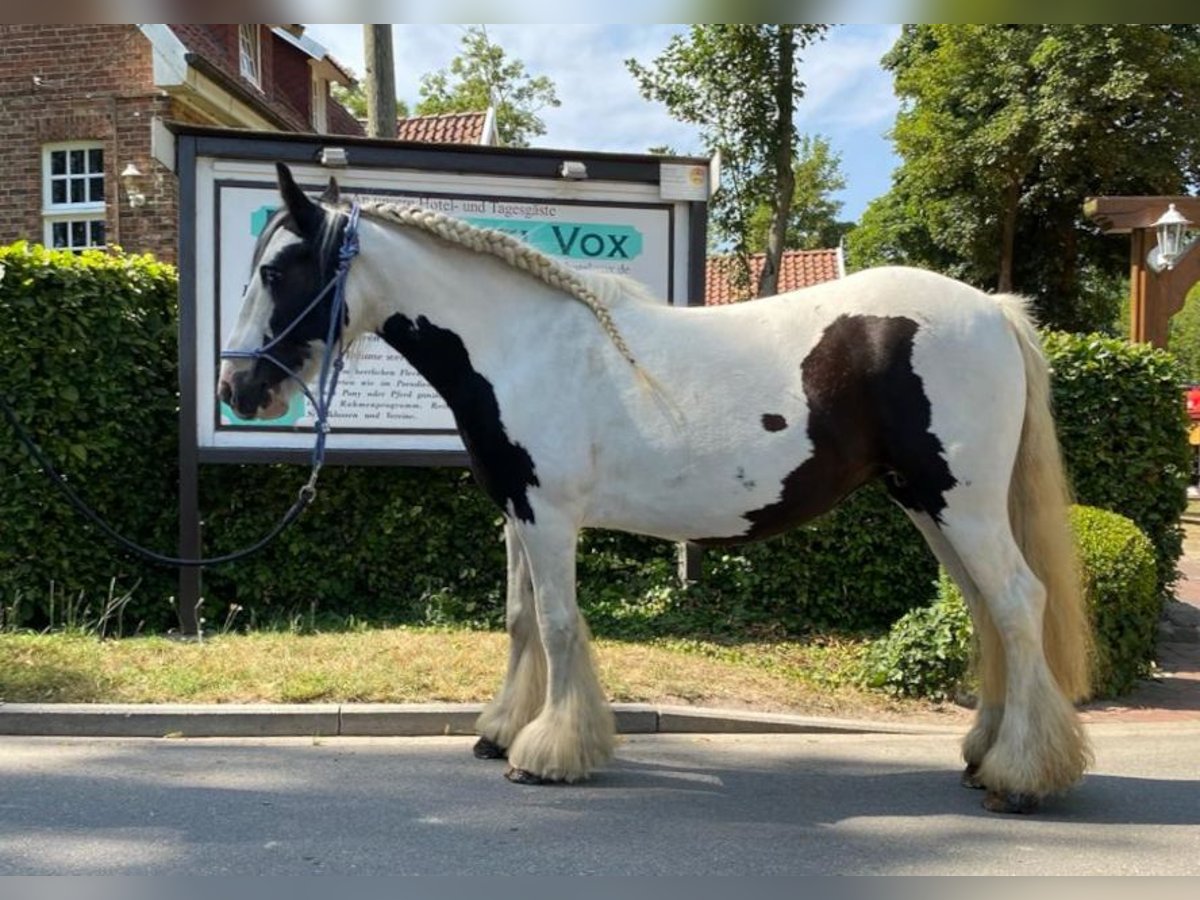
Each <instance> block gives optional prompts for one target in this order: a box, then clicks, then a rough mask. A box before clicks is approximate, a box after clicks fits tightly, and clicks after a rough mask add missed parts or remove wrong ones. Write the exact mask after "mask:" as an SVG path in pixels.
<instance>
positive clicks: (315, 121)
mask: <svg viewBox="0 0 1200 900" xmlns="http://www.w3.org/2000/svg"><path fill="white" fill-rule="evenodd" d="M328 95H329V82H328V81H326V80H325V79H324V78H322V77H321V76H320V75H318V74H317V73H316V72H315V71H314V72H313V74H312V102H311V104H310V106H309V109H311V110H312V129H313V131H315V132H316V133H317V134H328V133H329V106H328V105H327V103H326V97H328Z"/></svg>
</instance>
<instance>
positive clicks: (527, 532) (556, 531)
mask: <svg viewBox="0 0 1200 900" xmlns="http://www.w3.org/2000/svg"><path fill="white" fill-rule="evenodd" d="M278 175H279V187H280V193H281V195H282V199H283V205H282V207H281V208H280V209H279V210H278V211H277V212H276V213H275V215H274V216H273V218H272V219H271V220H270V222H269V223H268V225H267V227H266V229H265V230H264V231H263V233H262V234H261V236H260V239H259V242H258V246H257V248H256V250H255V253H254V268H253V271H252V275H251V279H250V282H249V285H248V287H247V290H246V295H245V300H244V305H243V308H242V311H241V314H240V317H239V319H238V321H237V323H236V326H235V330H234V332H233V334H232V336H231V338H230V339H229V341H228V343H227V347H228V348H230V349H233V350H240V351H247V350H253V349H254V348H255V347H261V346H262V345H263V344H264V343H265V342H268V341H271V340H273V339H277V340H275V343H274V346H273V354H274V356H275V357H276V359H278V360H279V361H280V362H281V363H282V364H283V365H286V366H288V367H290V368H291V369H293V370H294V371H295V373H296V374H298V375H299V377H300V378H303V379H311V378H312V377H313V376H314V375H315V373H316V370H317V368H318V367H319V363H320V359H321V357H322V354H323V352H324V350H325V343H326V336H327V333H334V334H336V338H335V340H336V341H337V342H339V343H340V344H341V345H343V346H348V345H350V344H351V343H352V342H353V341H354V340H355V338H356V337H358V336H359V335H362V334H366V333H375V334H378V335H380V336H381V337H382V338H383V340H384V341H386V342H387V343H388V344H389V345H391V347H393V348H394V349H395V350H396V352H397V353H400V354H402V355H403V356H404V357H405V358H406V359H407V360H408V361H409V363H411V364H412V366H413V367H414V368H416V369H417V371H419V372H420V373H421V375H422V376H424V378H425V379H426V380H428V382H429V383H430V384H431V385H432V386H433V387H434V388H435V389H436V390H437V391H438V393H439V394H440V395H441V396H442V398H443V399H444V400H445V402H446V404H447V405H448V406H449V408H450V409H451V410H452V411H453V414H454V417H455V421H456V423H457V426H458V429H459V432H460V434H461V436H462V440H463V443H464V444H465V445H466V448H467V451H468V452H469V455H470V458H471V463H472V466H473V470H474V473H475V475H476V477H477V480H478V482H479V484H480V485H482V487H483V489H484V490H485V491H486V492H487V493H488V495H489V496H490V497H491V498H492V500H494V501H495V503H496V504H497V505H498V506H499V507H500V509H501V510H503V513H504V518H505V536H506V539H507V543H508V593H507V616H506V620H507V629H508V634H509V636H510V639H511V641H510V651H509V658H508V669H507V675H506V679H505V682H504V685H503V688H502V689H501V691H500V693H499V694H498V695H497V696H496V697H495V698H494V699H493V700H492V701H491V703H490V704H489V705H488V706H487V707H486V708H485V710H484V711H483V713H482V714H481V715H480V717H479V720H478V723H477V730H478V732H479V734H480V735H481V737H480V739H479V742H478V743H477V745H476V748H475V752H476V755H478V756H482V757H506V758H507V759H508V763H509V768H508V771H507V775H508V777H509V778H510V779H511V780H513V781H517V782H523V783H540V782H558V781H566V782H573V781H577V780H579V779H582V778H586V777H587V776H588V775H589V773H591V772H593V771H594V770H596V769H597V768H598V767H600V766H603V765H604V764H605V763H606V762H607V761H608V760H609V759H610V757H611V756H612V753H613V745H614V724H613V717H612V713H611V711H610V710H609V708H608V706H607V704H606V701H605V697H604V693H603V691H602V689H601V686H600V683H599V681H598V679H597V676H596V672H595V667H594V664H593V661H592V657H591V650H590V647H589V638H588V632H587V628H586V625H585V624H584V622H583V621H582V619H581V616H580V613H579V609H578V607H577V605H576V599H575V555H576V543H577V540H578V536H579V532H580V529H582V528H585V527H601V528H612V529H621V530H625V531H630V532H636V533H639V534H646V535H653V536H656V537H660V538H666V539H669V540H672V541H695V542H697V543H700V544H732V543H738V542H742V541H752V540H756V539H759V538H764V537H768V536H770V535H773V534H777V533H779V532H781V531H783V530H785V529H788V528H791V527H793V526H795V525H797V524H799V523H801V522H804V521H807V520H809V519H811V518H812V517H814V516H817V515H820V514H821V513H823V512H825V511H827V510H829V509H830V508H832V507H833V506H834V505H835V504H836V503H838V502H839V500H841V499H842V498H843V497H845V496H847V495H848V494H850V493H851V492H852V491H854V490H855V489H856V488H858V487H860V486H861V485H863V484H864V483H866V482H867V481H869V480H871V479H874V478H882V479H883V480H884V482H885V484H886V486H887V489H888V491H889V492H890V494H891V497H892V498H893V499H894V500H895V502H896V503H898V504H899V505H900V506H901V507H902V508H903V509H904V510H905V512H906V513H907V514H908V516H909V517H910V518H911V519H912V522H913V524H914V525H915V526H916V527H917V529H918V530H919V531H920V532H921V534H922V535H923V536H924V538H925V540H926V541H927V542H928V544H929V546H930V548H931V549H932V551H933V553H934V554H935V555H936V557H937V558H938V560H939V561H940V562H941V563H942V565H944V566H945V568H946V569H947V570H948V571H949V573H950V575H951V576H952V577H953V578H954V580H955V581H956V582H957V584H958V585H959V586H960V587H961V589H962V592H963V595H964V596H965V597H966V598H967V601H968V604H969V606H970V611H971V615H972V617H973V621H974V624H975V631H976V634H977V635H978V638H979V654H978V655H979V661H978V665H979V672H980V695H979V705H978V710H977V715H976V719H975V722H974V724H973V727H972V728H971V729H970V731H969V733H968V734H967V736H966V738H965V739H964V742H963V755H964V757H965V760H966V771H965V774H964V776H963V781H964V783H965V784H968V785H969V786H972V787H983V788H986V790H987V793H986V795H985V801H984V804H985V806H987V807H988V808H989V809H993V810H997V811H1008V812H1028V811H1030V810H1032V809H1034V808H1035V807H1036V806H1037V804H1038V802H1039V800H1040V798H1042V797H1044V796H1046V795H1048V794H1052V793H1056V792H1060V791H1062V790H1064V789H1066V788H1067V787H1069V786H1070V785H1071V784H1073V783H1074V782H1075V781H1076V780H1077V779H1078V778H1079V777H1080V776H1081V775H1082V773H1083V771H1084V769H1085V767H1086V765H1087V764H1088V761H1089V751H1088V748H1087V743H1086V740H1085V737H1084V734H1083V731H1082V728H1081V726H1080V724H1079V720H1078V717H1077V715H1076V712H1075V709H1074V706H1073V703H1072V701H1073V700H1077V699H1080V698H1082V697H1084V696H1086V694H1087V693H1088V671H1089V665H1088V646H1089V641H1088V626H1087V621H1086V614H1085V612H1084V607H1083V604H1082V601H1081V599H1080V589H1079V585H1078V584H1077V575H1076V570H1075V565H1074V557H1073V549H1072V542H1071V538H1070V535H1069V533H1068V531H1067V527H1066V518H1065V511H1066V504H1067V488H1066V484H1065V478H1064V475H1063V469H1062V464H1061V460H1060V454H1059V448H1058V443H1057V439H1056V436H1055V431H1054V422H1053V419H1052V416H1051V412H1050V407H1049V399H1048V396H1049V391H1048V376H1047V366H1046V363H1045V361H1044V358H1043V356H1042V353H1041V350H1040V345H1039V341H1038V337H1037V334H1036V332H1035V330H1034V327H1033V325H1032V324H1031V322H1030V319H1029V318H1028V317H1027V315H1026V313H1025V311H1024V309H1023V305H1022V302H1021V301H1020V300H1019V299H1017V298H1014V297H1010V296H991V295H987V294H984V293H981V292H980V291H978V290H976V289H974V288H972V287H969V286H967V285H965V284H962V283H960V282H957V281H953V280H951V279H949V278H945V277H942V276H939V275H936V274H932V273H930V272H926V271H921V270H917V269H909V268H880V269H874V270H869V271H864V272H860V273H858V274H855V275H851V276H849V277H847V278H844V279H841V280H838V281H835V282H830V283H826V284H822V285H818V286H816V287H812V288H808V289H805V290H803V291H798V292H795V293H792V294H786V295H781V296H777V297H765V298H761V299H757V300H754V301H753V302H748V303H741V304H736V305H732V306H727V307H720V308H707V309H706V308H677V307H671V306H668V305H665V304H663V303H660V302H655V301H654V300H653V299H652V298H651V297H649V296H648V295H647V293H646V291H645V290H644V289H643V288H642V287H641V286H639V285H638V284H636V283H635V282H632V281H630V280H628V279H623V278H618V277H615V276H612V275H608V274H597V273H582V272H577V271H574V270H572V269H570V268H568V267H566V266H564V265H562V264H560V263H558V262H556V261H554V260H552V259H550V258H548V257H546V256H544V255H542V254H541V253H539V252H538V251H536V250H534V249H532V248H531V247H529V246H527V245H525V244H523V243H521V242H519V241H517V240H516V239H514V238H511V237H509V236H507V235H504V234H501V233H499V232H495V231H488V230H482V229H479V228H475V227H472V226H470V225H468V224H466V223H464V222H461V221H459V220H457V219H454V218H451V217H449V216H445V215H441V214H439V213H436V212H433V211H430V210H424V209H420V208H418V207H411V206H405V205H400V204H395V203H385V202H372V203H367V204H365V205H363V206H362V207H361V210H360V217H361V218H360V222H359V225H358V229H359V230H358V238H359V243H360V247H361V252H360V254H359V256H358V258H357V259H356V260H355V261H354V263H353V265H352V266H351V268H350V271H349V274H348V276H347V278H346V281H345V293H344V296H345V310H344V313H343V314H342V315H341V316H339V318H340V319H341V321H339V322H336V323H334V324H333V325H332V328H333V329H334V330H333V331H327V329H328V328H329V327H330V321H329V319H330V313H331V308H330V303H331V300H330V298H329V296H326V297H325V298H324V299H322V300H321V301H320V302H318V303H317V304H316V305H315V306H313V307H311V308H309V307H310V304H311V303H312V301H313V298H314V297H316V296H317V294H318V292H319V291H320V289H321V287H322V286H323V285H326V284H327V283H328V282H329V279H330V277H331V274H332V273H333V272H334V271H335V269H336V267H337V256H338V249H339V246H340V243H341V239H342V235H343V233H344V230H345V229H346V226H347V222H348V214H347V210H346V208H345V207H344V205H342V204H340V203H339V200H338V197H337V189H336V184H334V183H333V182H332V181H331V184H330V190H329V191H327V192H326V194H325V196H323V197H322V198H321V199H320V200H319V201H314V200H312V199H310V198H308V197H307V196H306V195H305V194H304V193H303V192H302V191H301V189H300V188H299V187H298V186H297V185H296V182H295V181H294V180H293V178H292V175H291V173H290V172H289V171H288V169H287V168H286V167H285V166H282V165H280V166H278ZM306 310H307V311H306ZM295 390H296V385H295V378H293V377H288V375H287V374H286V373H285V371H283V369H282V367H281V366H280V365H277V364H275V363H274V362H272V361H269V360H266V359H261V358H260V359H245V358H243V359H234V360H226V361H225V362H224V363H223V364H222V367H221V373H220V378H219V385H218V392H219V394H220V396H221V398H222V399H224V400H225V401H226V402H228V403H230V404H232V406H233V407H234V409H235V410H236V411H237V412H238V413H239V415H242V416H245V417H254V416H262V415H270V414H272V413H274V414H277V411H278V410H279V409H281V408H283V407H284V406H286V402H287V400H288V398H289V397H290V396H291V394H292V392H293V391H295Z"/></svg>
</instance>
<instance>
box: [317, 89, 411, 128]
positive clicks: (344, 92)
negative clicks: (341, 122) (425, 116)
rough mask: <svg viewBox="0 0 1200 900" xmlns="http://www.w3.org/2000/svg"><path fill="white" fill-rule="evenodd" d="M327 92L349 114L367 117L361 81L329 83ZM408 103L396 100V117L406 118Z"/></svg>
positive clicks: (365, 94)
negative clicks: (347, 85)
mask: <svg viewBox="0 0 1200 900" xmlns="http://www.w3.org/2000/svg"><path fill="white" fill-rule="evenodd" d="M329 93H330V95H331V96H332V97H333V99H334V100H336V101H337V102H338V103H340V104H341V105H342V106H344V107H346V109H348V110H349V111H350V114H351V115H353V116H354V118H356V119H365V118H366V117H367V89H366V86H365V85H364V83H363V82H361V81H356V82H354V84H353V85H352V86H350V87H346V86H345V85H343V84H337V83H334V84H331V85H330V86H329ZM408 115H409V113H408V104H407V103H405V102H404V101H403V100H399V99H398V100H397V101H396V118H397V119H406V118H408Z"/></svg>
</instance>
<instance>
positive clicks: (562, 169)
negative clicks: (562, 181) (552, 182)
mask: <svg viewBox="0 0 1200 900" xmlns="http://www.w3.org/2000/svg"><path fill="white" fill-rule="evenodd" d="M558 174H559V175H560V176H562V177H563V178H566V179H569V180H570V181H583V180H584V179H585V178H587V177H588V171H587V166H585V165H584V164H583V163H581V162H580V161H579V160H577V159H564V160H563V163H562V165H561V166H559V167H558Z"/></svg>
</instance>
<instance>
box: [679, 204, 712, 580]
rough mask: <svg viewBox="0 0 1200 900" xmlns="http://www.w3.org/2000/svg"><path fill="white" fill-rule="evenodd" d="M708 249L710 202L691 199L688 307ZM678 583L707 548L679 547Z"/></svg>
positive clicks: (700, 301) (689, 576)
mask: <svg viewBox="0 0 1200 900" xmlns="http://www.w3.org/2000/svg"><path fill="white" fill-rule="evenodd" d="M707 252H708V205H707V204H706V203H700V202H697V201H692V202H691V203H689V204H688V271H687V288H688V298H687V305H688V306H703V305H704V292H705V288H706V284H705V279H706V277H707V273H706V271H705V258H706V256H707ZM676 553H677V555H676V560H677V562H678V572H679V583H680V584H682V585H683V586H684V587H687V586H688V585H689V584H695V583H696V582H697V581H699V580H700V578H701V573H702V569H703V565H704V548H703V547H701V546H700V545H699V544H692V543H689V542H687V541H683V542H681V543H680V544H679V545H678V546H677V548H676Z"/></svg>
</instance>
